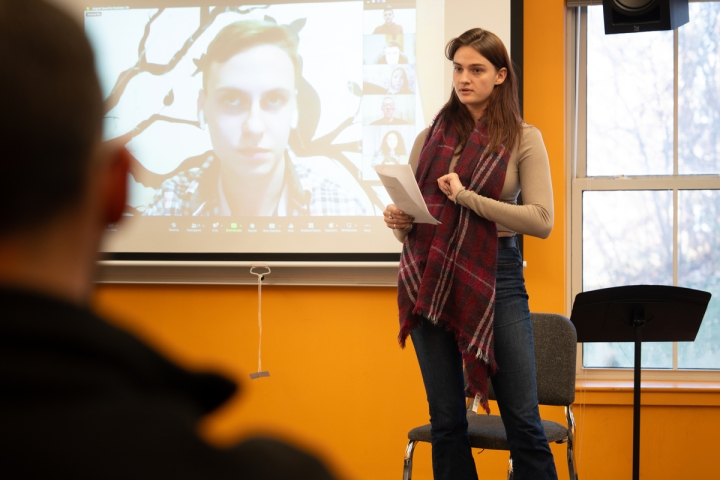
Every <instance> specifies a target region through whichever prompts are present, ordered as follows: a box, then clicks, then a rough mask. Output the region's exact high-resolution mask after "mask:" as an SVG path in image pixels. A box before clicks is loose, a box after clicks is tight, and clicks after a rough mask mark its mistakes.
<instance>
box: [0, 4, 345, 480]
mask: <svg viewBox="0 0 720 480" xmlns="http://www.w3.org/2000/svg"><path fill="white" fill-rule="evenodd" d="M0 63H2V65H6V66H8V68H6V70H5V71H4V72H3V73H4V74H3V75H2V76H1V77H0V87H1V88H2V91H3V92H4V94H3V95H2V96H0V111H2V113H3V115H2V117H0V141H2V145H3V154H2V159H1V161H2V166H3V169H4V171H5V172H6V173H7V174H8V177H7V178H9V179H10V182H9V183H8V185H6V187H5V188H3V189H2V193H0V200H1V201H0V305H2V308H3V313H2V317H1V318H0V385H1V387H0V388H2V393H1V394H0V425H2V431H3V435H2V440H0V449H1V450H2V452H3V459H2V467H0V472H2V476H3V478H73V479H100V478H102V479H116V478H117V479H120V478H122V479H129V478H132V479H151V478H152V479H157V478H168V479H199V478H203V479H225V478H227V479H230V478H233V479H281V478H282V479H287V478H310V479H318V480H320V479H331V478H332V476H331V475H330V473H329V472H328V471H327V469H326V468H325V467H324V466H323V465H322V464H321V463H320V462H319V461H317V460H316V459H315V458H313V457H311V456H309V455H307V454H305V453H302V452H300V451H298V450H296V449H295V448H293V447H291V446H289V445H286V444H284V443H281V442H279V441H275V440H271V439H263V438H253V439H249V440H246V441H244V442H242V443H240V444H237V445H235V446H233V447H230V448H227V449H219V448H215V447H213V446H211V445H209V444H207V443H206V442H205V441H203V440H202V439H201V438H200V437H199V436H198V433H197V424H198V422H199V421H200V420H201V419H202V418H203V417H204V416H205V415H206V414H208V413H210V412H213V411H215V410H216V409H218V408H219V407H220V406H221V405H223V404H224V403H225V402H226V401H227V400H228V399H229V398H230V397H232V396H233V394H234V393H235V390H236V386H235V385H234V384H233V383H232V382H231V381H230V380H227V379H225V378H223V377H221V376H219V375H215V374H212V373H194V372H189V371H186V370H184V369H182V368H180V367H178V366H176V365H174V364H173V363H171V362H170V361H168V360H167V359H165V358H163V357H162V356H161V355H160V354H158V353H157V352H155V351H154V350H152V349H151V348H150V347H148V346H147V345H145V344H143V343H142V342H141V341H139V340H138V339H136V338H134V337H133V336H131V335H130V334H128V333H126V332H124V331H122V330H119V329H117V328H115V327H113V326H111V325H110V324H108V323H105V321H103V320H102V319H100V318H99V317H97V316H96V315H95V314H94V313H93V312H92V311H91V310H90V308H89V304H90V299H91V296H92V279H93V273H94V270H95V261H96V256H97V250H98V245H99V243H100V241H101V238H102V232H103V230H104V229H105V227H106V225H107V224H108V223H113V222H116V221H118V219H119V218H120V216H121V214H122V211H123V208H124V205H125V196H126V181H127V170H128V164H129V155H128V153H127V151H126V150H125V149H124V148H123V147H120V146H117V145H113V144H107V143H102V142H101V136H102V135H101V124H102V115H103V113H102V111H103V110H102V97H101V92H100V87H99V84H98V80H97V78H96V76H95V66H94V62H93V56H92V52H91V50H90V46H89V44H88V42H87V40H86V38H85V36H84V35H83V33H82V30H81V29H80V27H79V26H78V25H76V24H75V23H74V22H73V21H72V20H71V19H70V18H69V17H67V16H66V15H64V14H63V13H61V12H60V11H58V10H56V9H55V8H54V7H51V6H49V5H48V4H46V3H44V2H42V1H41V0H23V1H18V0H0Z"/></svg>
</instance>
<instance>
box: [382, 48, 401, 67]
mask: <svg viewBox="0 0 720 480" xmlns="http://www.w3.org/2000/svg"><path fill="white" fill-rule="evenodd" d="M385 62H387V64H388V65H397V64H398V62H400V48H399V47H385Z"/></svg>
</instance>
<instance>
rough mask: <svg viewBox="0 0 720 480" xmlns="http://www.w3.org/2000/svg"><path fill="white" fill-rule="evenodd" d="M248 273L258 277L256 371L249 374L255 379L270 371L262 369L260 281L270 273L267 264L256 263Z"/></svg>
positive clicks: (268, 373) (265, 375) (267, 374)
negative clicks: (262, 269)
mask: <svg viewBox="0 0 720 480" xmlns="http://www.w3.org/2000/svg"><path fill="white" fill-rule="evenodd" d="M256 268H264V269H266V270H267V271H266V272H263V273H258V272H255V269H256ZM250 273H251V274H253V275H256V276H257V279H258V332H259V333H258V369H257V372H255V373H251V374H250V378H251V379H252V380H255V379H256V378H260V377H269V376H270V372H268V371H263V369H262V281H263V280H264V279H265V275H269V274H270V273H271V270H270V267H268V266H267V265H257V266H253V267H252V268H250Z"/></svg>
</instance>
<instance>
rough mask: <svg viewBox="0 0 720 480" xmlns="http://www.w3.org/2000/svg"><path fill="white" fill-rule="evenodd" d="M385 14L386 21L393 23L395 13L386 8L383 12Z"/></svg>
mask: <svg viewBox="0 0 720 480" xmlns="http://www.w3.org/2000/svg"><path fill="white" fill-rule="evenodd" d="M383 16H384V17H385V23H386V24H388V25H390V24H391V23H393V20H395V14H394V13H393V11H392V10H385V12H384V13H383Z"/></svg>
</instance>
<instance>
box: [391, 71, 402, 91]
mask: <svg viewBox="0 0 720 480" xmlns="http://www.w3.org/2000/svg"><path fill="white" fill-rule="evenodd" d="M390 84H391V85H392V88H393V90H394V91H396V92H398V91H400V89H402V88H403V87H404V86H405V72H404V71H403V70H395V71H394V72H393V74H392V77H391V78H390Z"/></svg>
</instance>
